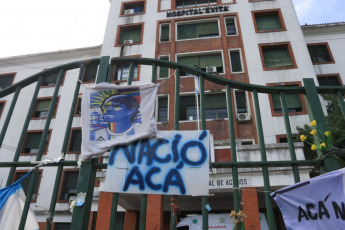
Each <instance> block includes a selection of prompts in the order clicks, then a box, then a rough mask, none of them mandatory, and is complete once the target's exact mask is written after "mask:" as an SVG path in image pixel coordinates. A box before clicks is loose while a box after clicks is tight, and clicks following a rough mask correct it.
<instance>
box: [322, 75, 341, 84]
mask: <svg viewBox="0 0 345 230" xmlns="http://www.w3.org/2000/svg"><path fill="white" fill-rule="evenodd" d="M317 81H318V82H319V85H320V86H340V82H339V78H338V76H327V77H318V78H317Z"/></svg>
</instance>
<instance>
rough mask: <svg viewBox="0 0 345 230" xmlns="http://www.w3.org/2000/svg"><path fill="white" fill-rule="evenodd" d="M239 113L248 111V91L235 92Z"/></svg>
mask: <svg viewBox="0 0 345 230" xmlns="http://www.w3.org/2000/svg"><path fill="white" fill-rule="evenodd" d="M235 98H236V108H237V113H247V112H248V110H247V99H246V93H245V92H243V91H236V92H235Z"/></svg>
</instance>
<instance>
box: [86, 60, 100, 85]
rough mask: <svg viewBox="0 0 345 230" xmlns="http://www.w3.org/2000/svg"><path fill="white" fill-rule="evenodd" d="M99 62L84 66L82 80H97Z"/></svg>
mask: <svg viewBox="0 0 345 230" xmlns="http://www.w3.org/2000/svg"><path fill="white" fill-rule="evenodd" d="M97 70H98V64H89V65H87V66H85V68H84V74H83V77H82V79H83V80H82V82H84V83H85V82H95V81H96V76H97Z"/></svg>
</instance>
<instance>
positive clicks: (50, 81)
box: [42, 73, 59, 86]
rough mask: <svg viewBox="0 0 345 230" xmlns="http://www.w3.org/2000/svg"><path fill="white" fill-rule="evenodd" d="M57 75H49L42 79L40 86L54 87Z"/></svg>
mask: <svg viewBox="0 0 345 230" xmlns="http://www.w3.org/2000/svg"><path fill="white" fill-rule="evenodd" d="M58 76H59V73H55V74H51V75H49V76H46V77H44V80H43V83H42V86H55V85H56V82H57V79H58Z"/></svg>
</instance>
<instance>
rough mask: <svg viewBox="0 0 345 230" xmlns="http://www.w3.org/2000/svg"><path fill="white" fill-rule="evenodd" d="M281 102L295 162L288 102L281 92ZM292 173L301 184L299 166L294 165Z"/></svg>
mask: <svg viewBox="0 0 345 230" xmlns="http://www.w3.org/2000/svg"><path fill="white" fill-rule="evenodd" d="M280 101H281V105H282V110H283V115H284V122H285V130H286V136H287V140H288V145H289V150H290V158H291V160H293V161H295V160H297V158H296V152H295V146H294V144H293V140H292V132H291V124H290V120H289V114H288V111H287V107H286V100H285V94H284V93H283V92H280ZM292 171H293V176H294V181H295V183H298V182H300V176H299V171H298V167H297V165H295V164H294V165H292Z"/></svg>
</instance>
